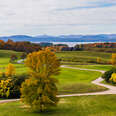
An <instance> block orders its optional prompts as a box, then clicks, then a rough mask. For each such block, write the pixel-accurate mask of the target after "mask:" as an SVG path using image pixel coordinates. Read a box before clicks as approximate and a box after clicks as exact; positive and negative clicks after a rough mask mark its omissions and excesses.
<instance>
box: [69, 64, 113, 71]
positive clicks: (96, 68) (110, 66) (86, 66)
mask: <svg viewBox="0 0 116 116" xmlns="http://www.w3.org/2000/svg"><path fill="white" fill-rule="evenodd" d="M70 66H71V67H77V68H83V69H95V70H104V71H108V70H110V69H111V68H112V65H70Z"/></svg>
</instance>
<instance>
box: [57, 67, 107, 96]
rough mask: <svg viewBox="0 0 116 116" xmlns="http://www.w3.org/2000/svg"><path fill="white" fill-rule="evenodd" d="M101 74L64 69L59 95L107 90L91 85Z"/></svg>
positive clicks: (60, 76)
mask: <svg viewBox="0 0 116 116" xmlns="http://www.w3.org/2000/svg"><path fill="white" fill-rule="evenodd" d="M100 76H101V73H100V72H96V71H85V70H77V69H68V68H62V70H61V74H60V75H59V76H57V79H58V80H59V83H58V89H59V94H71V93H87V92H97V91H104V90H107V89H106V88H104V87H101V86H97V85H94V84H91V81H93V80H95V79H96V78H98V77H100Z"/></svg>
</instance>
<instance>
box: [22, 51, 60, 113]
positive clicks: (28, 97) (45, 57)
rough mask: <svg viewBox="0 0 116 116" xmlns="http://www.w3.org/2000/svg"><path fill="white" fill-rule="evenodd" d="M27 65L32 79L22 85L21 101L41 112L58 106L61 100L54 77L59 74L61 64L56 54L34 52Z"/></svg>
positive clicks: (29, 56) (28, 58)
mask: <svg viewBox="0 0 116 116" xmlns="http://www.w3.org/2000/svg"><path fill="white" fill-rule="evenodd" d="M25 63H26V65H27V66H28V67H29V68H30V78H29V79H27V80H26V81H25V82H24V83H23V84H22V88H21V93H22V95H21V100H22V101H23V102H24V103H26V104H27V105H29V106H31V109H32V110H35V111H40V112H42V111H45V110H48V109H49V108H51V107H53V106H56V105H57V103H58V101H59V100H58V97H57V87H56V82H57V80H56V79H55V78H53V76H54V75H58V74H59V67H60V62H59V60H58V59H57V57H56V56H55V54H54V53H53V52H51V51H50V50H45V51H40V52H33V53H31V54H29V55H28V56H27V59H26V61H25Z"/></svg>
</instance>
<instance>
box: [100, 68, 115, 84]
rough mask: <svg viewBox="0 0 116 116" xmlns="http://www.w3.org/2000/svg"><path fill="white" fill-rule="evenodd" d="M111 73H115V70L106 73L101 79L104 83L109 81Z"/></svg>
mask: <svg viewBox="0 0 116 116" xmlns="http://www.w3.org/2000/svg"><path fill="white" fill-rule="evenodd" d="M113 73H116V68H115V67H113V68H112V69H111V70H109V71H106V72H105V73H104V74H103V75H102V78H103V79H105V81H106V82H109V81H110V78H111V76H112V74H113Z"/></svg>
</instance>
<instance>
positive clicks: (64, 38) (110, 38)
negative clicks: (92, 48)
mask: <svg viewBox="0 0 116 116" xmlns="http://www.w3.org/2000/svg"><path fill="white" fill-rule="evenodd" d="M0 39H2V40H4V41H7V40H8V39H12V40H13V41H31V42H116V34H99V35H60V36H49V35H39V36H27V35H14V36H4V37H0Z"/></svg>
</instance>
